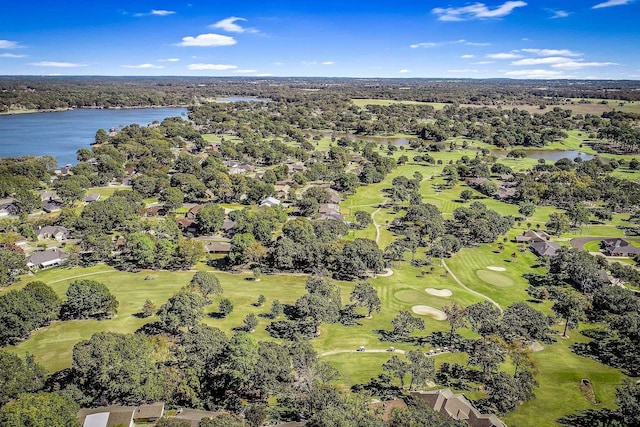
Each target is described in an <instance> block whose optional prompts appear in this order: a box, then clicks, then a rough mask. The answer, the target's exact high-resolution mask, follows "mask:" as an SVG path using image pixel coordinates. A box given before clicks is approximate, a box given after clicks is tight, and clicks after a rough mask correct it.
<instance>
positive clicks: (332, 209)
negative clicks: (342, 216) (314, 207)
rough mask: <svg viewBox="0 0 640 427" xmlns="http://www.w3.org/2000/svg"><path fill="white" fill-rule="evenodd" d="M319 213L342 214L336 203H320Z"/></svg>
mask: <svg viewBox="0 0 640 427" xmlns="http://www.w3.org/2000/svg"><path fill="white" fill-rule="evenodd" d="M318 212H320V213H321V214H324V213H340V206H338V205H336V204H335V203H320V207H319V209H318Z"/></svg>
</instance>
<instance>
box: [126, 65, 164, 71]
mask: <svg viewBox="0 0 640 427" xmlns="http://www.w3.org/2000/svg"><path fill="white" fill-rule="evenodd" d="M122 68H137V69H141V70H142V69H145V68H164V66H163V65H154V64H139V65H123V66H122Z"/></svg>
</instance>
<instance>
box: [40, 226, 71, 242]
mask: <svg viewBox="0 0 640 427" xmlns="http://www.w3.org/2000/svg"><path fill="white" fill-rule="evenodd" d="M68 238H69V230H67V228H66V227H63V226H61V225H47V226H45V227H42V228H41V229H40V230H38V240H45V239H56V240H57V241H59V242H60V241H62V240H65V239H68Z"/></svg>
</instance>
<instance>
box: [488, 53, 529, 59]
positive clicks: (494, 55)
mask: <svg viewBox="0 0 640 427" xmlns="http://www.w3.org/2000/svg"><path fill="white" fill-rule="evenodd" d="M485 56H486V57H487V58H491V59H516V58H521V57H522V55H518V54H517V53H488V54H487V55H485Z"/></svg>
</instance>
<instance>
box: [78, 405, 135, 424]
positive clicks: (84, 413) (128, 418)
mask: <svg viewBox="0 0 640 427" xmlns="http://www.w3.org/2000/svg"><path fill="white" fill-rule="evenodd" d="M135 409H136V408H135V407H132V406H103V407H100V408H85V409H80V411H79V412H78V418H79V419H80V422H81V423H82V427H115V426H118V425H125V426H127V427H129V426H133V413H134V411H135Z"/></svg>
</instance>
